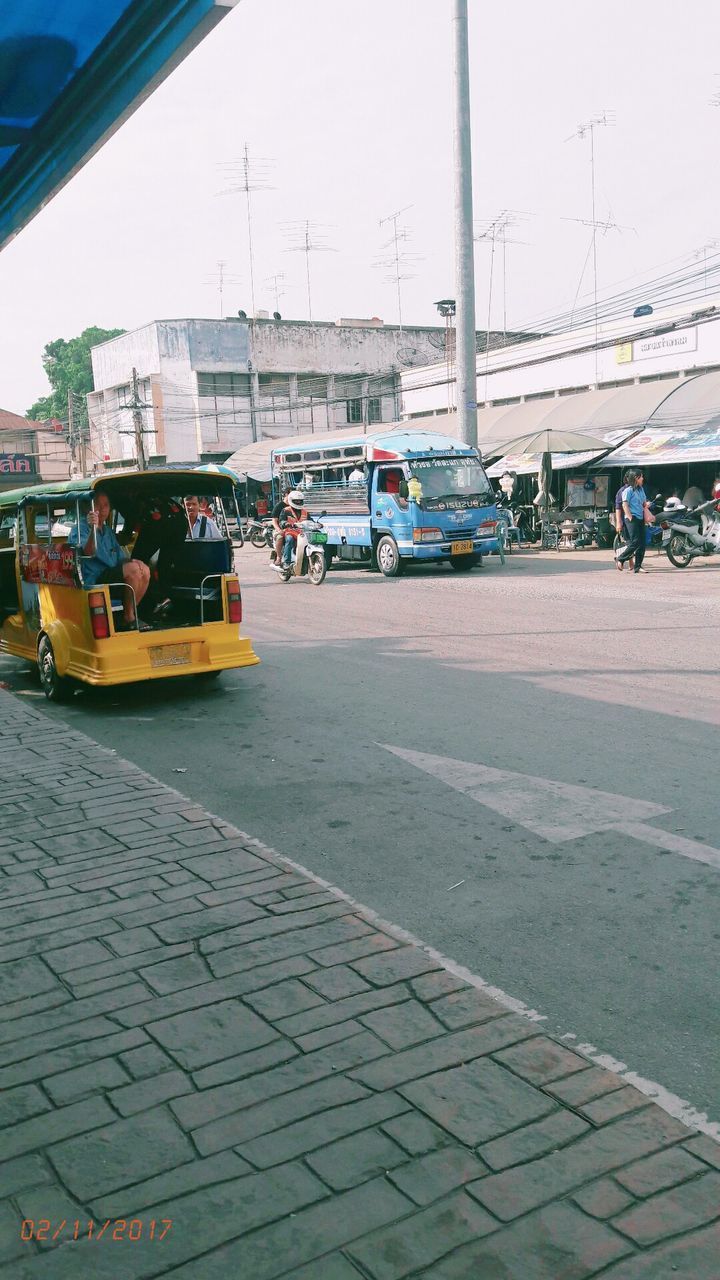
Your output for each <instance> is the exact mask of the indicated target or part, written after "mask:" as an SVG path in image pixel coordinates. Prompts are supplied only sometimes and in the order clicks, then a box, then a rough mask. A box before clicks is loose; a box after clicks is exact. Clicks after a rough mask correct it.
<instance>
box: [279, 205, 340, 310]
mask: <svg viewBox="0 0 720 1280" xmlns="http://www.w3.org/2000/svg"><path fill="white" fill-rule="evenodd" d="M329 229H330V228H329V227H328V226H327V225H326V224H324V223H320V222H309V221H308V220H307V218H306V219H305V221H304V222H286V223H285V224H284V231H285V234H286V236H287V240H288V244H287V246H286V249H285V252H286V253H304V254H305V279H306V283H307V303H308V320H312V318H313V317H312V293H311V289H310V255H311V254H313V253H335V252H336V250H335V249H334V248H333V246H332V245H330V244H328V243H327V240H326V239H325V233H326V232H327V231H328V230H329Z"/></svg>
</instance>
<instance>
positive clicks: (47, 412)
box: [26, 325, 125, 422]
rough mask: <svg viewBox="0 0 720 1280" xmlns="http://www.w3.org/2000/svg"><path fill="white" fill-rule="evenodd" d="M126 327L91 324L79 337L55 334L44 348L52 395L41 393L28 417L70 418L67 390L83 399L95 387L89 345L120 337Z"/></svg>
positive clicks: (44, 418) (44, 359) (45, 368)
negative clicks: (104, 327)
mask: <svg viewBox="0 0 720 1280" xmlns="http://www.w3.org/2000/svg"><path fill="white" fill-rule="evenodd" d="M121 333H125V330H124V329H98V328H97V326H96V325H91V326H90V328H89V329H83V331H82V333H81V334H80V336H79V337H78V338H56V339H55V341H54V342H48V343H47V345H46V347H45V350H44V352H43V358H42V362H43V368H44V370H45V372H46V374H47V376H48V381H49V382H50V386H51V387H52V391H51V393H50V395H49V396H41V397H40V399H39V400H36V401H35V403H34V404H33V405H31V406H30V408H29V409H28V411H27V415H26V416H27V417H28V418H31V419H33V421H35V422H44V421H45V420H46V419H47V418H60V419H61V420H62V421H65V419H66V418H67V403H68V392H70V391H73V392H74V393H75V395H76V396H79V397H80V398H81V401H83V402H84V399H85V396H86V395H87V393H88V391H92V389H93V379H92V363H91V360H90V348H91V347H96V346H97V345H98V343H100V342H107V341H108V339H109V338H117V337H119V335H120V334H121Z"/></svg>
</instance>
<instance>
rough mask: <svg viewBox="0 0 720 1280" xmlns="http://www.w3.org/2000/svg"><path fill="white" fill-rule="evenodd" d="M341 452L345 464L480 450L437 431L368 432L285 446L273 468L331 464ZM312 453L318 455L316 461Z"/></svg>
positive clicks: (313, 438) (274, 457)
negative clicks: (334, 454)
mask: <svg viewBox="0 0 720 1280" xmlns="http://www.w3.org/2000/svg"><path fill="white" fill-rule="evenodd" d="M334 450H337V451H338V458H342V459H343V460H345V461H350V460H352V457H353V456H354V457H357V458H358V459H359V458H361V457H362V458H363V459H365V460H367V461H368V462H391V461H403V460H407V459H411V458H426V457H428V456H432V455H433V454H434V453H435V454H442V455H445V456H447V455H448V454H450V455H455V456H456V457H465V458H467V457H475V456H477V450H476V449H472V448H471V447H470V446H469V445H466V444H463V443H462V442H461V441H459V440H454V439H453V438H452V436H444V435H441V434H440V432H438V431H413V430H412V428H411V427H409V426H408V428H407V429H404V428H403V429H398V428H397V427H396V428H395V429H394V430H391V431H388V430H385V431H369V432H367V433H362V432H360V433H358V435H356V436H351V435H347V434H342V435H327V436H326V435H322V436H317V435H315V436H306V437H304V438H303V439H299V440H297V441H293V443H292V445H287V444H285V445H284V446H283V448H282V449H277V450H275V449H274V450H273V452H272V460H273V464H274V465H278V464H279V465H280V466H283V465H286V466H287V465H292V464H294V463H295V464H303V465H305V464H311V463H312V462H313V461H320V460H321V459H322V460H323V461H331V460H332V459H330V458H329V457H328V453H329V451H334ZM313 454H316V455H317V458H316V459H313V456H312V455H313Z"/></svg>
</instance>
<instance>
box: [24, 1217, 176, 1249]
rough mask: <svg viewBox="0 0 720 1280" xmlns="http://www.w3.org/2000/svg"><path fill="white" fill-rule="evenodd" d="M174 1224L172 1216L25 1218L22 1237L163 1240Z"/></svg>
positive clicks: (29, 1238) (41, 1239) (36, 1239)
mask: <svg viewBox="0 0 720 1280" xmlns="http://www.w3.org/2000/svg"><path fill="white" fill-rule="evenodd" d="M172 1225H173V1222H172V1218H150V1219H149V1220H148V1221H147V1222H146V1221H145V1220H144V1219H143V1218H106V1219H105V1221H104V1222H99V1221H98V1222H95V1221H94V1219H92V1218H89V1219H88V1220H87V1221H86V1222H83V1220H82V1219H80V1218H71V1219H69V1220H67V1219H65V1218H62V1219H61V1221H60V1222H52V1221H51V1220H50V1219H49V1218H23V1220H22V1223H21V1224H20V1239H21V1240H25V1241H27V1242H29V1241H30V1240H35V1241H38V1242H39V1243H41V1244H42V1243H43V1242H44V1241H51V1240H60V1239H65V1240H132V1241H136V1240H142V1239H145V1240H157V1241H160V1240H163V1239H164V1238H165V1236H166V1235H167V1234H168V1231H170V1229H171V1227H172Z"/></svg>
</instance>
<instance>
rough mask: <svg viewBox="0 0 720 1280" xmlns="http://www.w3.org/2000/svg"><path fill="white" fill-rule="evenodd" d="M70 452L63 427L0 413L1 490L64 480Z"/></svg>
mask: <svg viewBox="0 0 720 1280" xmlns="http://www.w3.org/2000/svg"><path fill="white" fill-rule="evenodd" d="M69 475H70V449H69V447H68V443H67V438H66V435H65V434H64V432H63V431H62V427H61V425H60V424H58V428H57V429H56V428H55V427H54V426H52V425H51V424H50V423H47V422H31V421H30V419H29V418H22V417H21V416H20V414H18V413H10V412H9V411H8V410H7V409H0V490H3V489H17V488H19V487H20V486H21V485H30V484H41V483H42V481H44V480H66V479H67V478H68V477H69Z"/></svg>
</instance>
